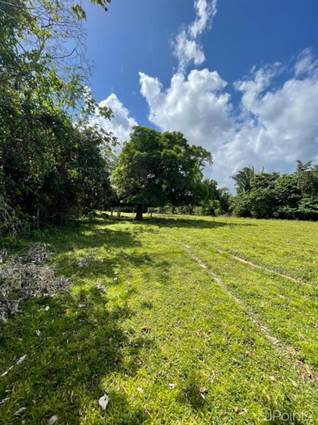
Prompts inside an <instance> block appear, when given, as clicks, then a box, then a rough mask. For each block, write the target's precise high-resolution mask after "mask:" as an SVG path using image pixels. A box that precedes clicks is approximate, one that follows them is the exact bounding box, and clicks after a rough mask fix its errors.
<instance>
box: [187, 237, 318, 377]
mask: <svg viewBox="0 0 318 425" xmlns="http://www.w3.org/2000/svg"><path fill="white" fill-rule="evenodd" d="M185 247H186V248H187V250H188V255H189V256H190V257H191V259H192V260H193V261H195V262H196V263H197V264H198V265H199V266H200V267H201V268H202V269H204V270H205V271H206V273H207V274H208V275H209V276H211V277H212V278H213V280H214V281H215V282H216V284H217V285H218V286H219V288H221V289H222V290H223V291H224V292H226V294H227V295H228V296H229V297H230V298H231V299H232V300H233V301H234V302H235V304H237V305H238V306H239V307H240V308H241V309H242V310H243V312H244V313H245V315H246V316H247V317H248V318H249V320H250V321H251V322H252V323H253V324H254V325H255V326H256V328H257V329H258V331H259V332H260V333H261V334H262V335H263V336H264V337H265V339H266V340H267V341H269V342H270V343H271V344H272V346H273V348H274V349H275V351H276V352H277V353H278V354H279V355H281V356H283V357H288V358H289V359H290V360H291V361H292V362H293V364H294V366H295V369H296V370H297V371H298V372H299V376H300V378H301V379H302V380H305V381H310V382H312V383H318V374H317V373H316V371H314V370H313V369H312V368H311V366H309V364H307V363H306V362H304V361H300V360H299V359H297V356H298V353H299V352H298V351H297V350H296V349H295V348H294V347H293V346H292V345H287V344H284V343H283V342H282V341H281V340H280V339H279V338H277V337H275V336H273V335H272V334H271V333H270V331H269V329H268V327H267V326H265V325H264V324H263V323H262V322H261V321H260V320H259V319H258V318H257V316H256V315H255V314H254V313H253V312H252V311H250V310H249V309H248V308H247V307H246V305H245V304H244V302H243V301H242V300H241V299H240V298H238V297H237V296H236V295H234V294H233V293H232V292H231V291H230V290H229V288H228V287H227V285H226V284H225V283H224V282H223V281H222V279H221V278H220V276H219V275H217V274H216V273H214V272H213V271H212V270H210V269H209V267H208V266H207V265H206V264H205V263H204V262H203V261H202V259H201V258H199V257H197V256H196V255H194V254H193V253H192V251H191V248H190V247H189V246H187V245H186V246H185Z"/></svg>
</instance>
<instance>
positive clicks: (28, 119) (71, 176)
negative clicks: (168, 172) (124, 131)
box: [0, 0, 113, 233]
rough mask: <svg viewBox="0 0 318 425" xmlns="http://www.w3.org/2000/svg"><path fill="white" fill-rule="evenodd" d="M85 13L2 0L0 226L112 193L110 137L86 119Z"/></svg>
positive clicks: (62, 5)
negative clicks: (83, 52)
mask: <svg viewBox="0 0 318 425" xmlns="http://www.w3.org/2000/svg"><path fill="white" fill-rule="evenodd" d="M97 3H98V4H100V5H101V6H106V3H107V2H97ZM84 17H85V15H84V14H81V7H80V6H79V5H77V3H74V2H72V1H69V0H67V1H63V2H61V1H58V0H53V1H47V0H37V1H34V2H29V1H22V0H18V1H16V2H11V1H2V0H0V38H1V45H0V217H1V219H2V220H1V228H0V231H5V230H10V231H11V232H14V233H16V232H18V231H19V230H21V228H23V227H24V226H25V225H28V224H30V223H31V224H32V223H36V224H37V225H40V224H43V223H47V222H52V221H55V222H56V221H61V220H64V218H65V217H67V216H69V215H72V214H76V215H78V214H81V213H87V212H89V211H92V210H93V209H95V208H103V207H105V205H106V204H107V199H108V197H110V195H111V188H110V180H109V161H108V160H107V155H109V152H110V146H111V144H112V141H113V139H112V137H111V135H109V134H107V133H103V132H102V131H99V130H97V128H88V127H87V125H86V124H85V122H86V121H87V118H88V116H89V114H91V113H93V112H95V111H96V108H97V105H96V102H95V101H94V100H93V99H92V98H91V97H90V96H89V94H88V93H87V92H86V90H85V87H84V86H85V78H86V67H85V66H84V65H83V63H85V61H84V60H83V59H84V57H83V54H82V50H83V41H84V40H83V37H82V27H81V23H80V19H83V18H84ZM99 112H100V113H101V114H103V116H105V117H106V118H111V112H110V111H109V110H107V108H106V109H105V108H103V110H101V111H99ZM75 122H77V124H75Z"/></svg>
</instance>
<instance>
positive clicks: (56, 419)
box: [47, 415, 59, 425]
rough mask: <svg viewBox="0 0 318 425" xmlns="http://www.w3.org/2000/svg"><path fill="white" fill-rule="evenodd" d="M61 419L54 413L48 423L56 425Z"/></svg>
mask: <svg viewBox="0 0 318 425" xmlns="http://www.w3.org/2000/svg"><path fill="white" fill-rule="evenodd" d="M58 420H59V417H58V416H57V415H53V416H51V417H50V419H49V420H48V421H47V424H48V425H54V424H56V423H57V421H58Z"/></svg>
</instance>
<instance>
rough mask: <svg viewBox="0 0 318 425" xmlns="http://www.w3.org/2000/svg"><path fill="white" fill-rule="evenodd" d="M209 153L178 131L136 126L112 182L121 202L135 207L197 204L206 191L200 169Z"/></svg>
mask: <svg viewBox="0 0 318 425" xmlns="http://www.w3.org/2000/svg"><path fill="white" fill-rule="evenodd" d="M207 161H211V155H210V153H209V152H207V151H206V150H205V149H203V148H202V147H198V146H190V145H189V144H188V142H187V140H186V139H185V137H184V136H183V135H182V134H181V133H178V132H164V133H160V132H158V131H156V130H153V129H149V128H145V127H135V128H134V129H133V131H132V134H131V137H130V140H129V142H127V143H125V145H124V146H123V149H122V152H121V153H120V156H119V159H118V163H117V167H116V169H115V171H114V174H113V182H114V185H115V187H116V189H117V193H118V196H119V199H120V200H121V202H122V203H125V204H129V205H133V206H135V208H136V219H137V220H141V219H142V216H143V211H144V210H145V208H146V207H162V206H164V205H165V204H171V205H174V206H179V205H190V204H192V205H196V204H197V203H198V202H199V201H200V200H201V199H202V198H203V197H204V196H205V193H206V188H205V186H204V184H203V183H202V168H203V166H204V164H205V163H206V162H207Z"/></svg>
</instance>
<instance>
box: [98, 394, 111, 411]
mask: <svg viewBox="0 0 318 425" xmlns="http://www.w3.org/2000/svg"><path fill="white" fill-rule="evenodd" d="M108 403H109V397H108V394H106V393H105V394H104V395H103V396H102V397H101V398H100V399H99V400H98V404H99V406H100V407H101V409H102V410H106V408H107V405H108Z"/></svg>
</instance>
